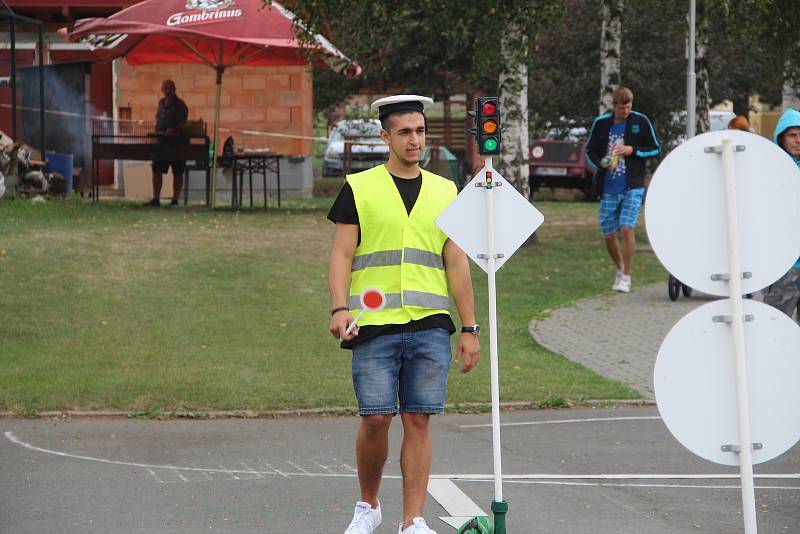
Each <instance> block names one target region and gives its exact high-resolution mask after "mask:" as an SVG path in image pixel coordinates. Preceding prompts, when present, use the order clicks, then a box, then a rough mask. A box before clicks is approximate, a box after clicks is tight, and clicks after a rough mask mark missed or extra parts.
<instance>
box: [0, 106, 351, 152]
mask: <svg viewBox="0 0 800 534" xmlns="http://www.w3.org/2000/svg"><path fill="white" fill-rule="evenodd" d="M0 107H3V108H11V104H0ZM17 109H20V110H23V111H39V108H31V107H27V106H17ZM44 112H45V113H49V114H51V115H60V116H64V117H76V118H89V119H94V120H103V121H110V122H117V123H126V124H144V123H146V122H148V121H144V120H130V119H112V118H111V117H108V116H106V115H85V114H83V113H71V112H69V111H56V110H53V109H46V110H44ZM219 131H220V132H227V133H235V134H241V135H247V136H265V137H281V138H285V139H301V140H305V141H319V142H321V143H327V142H328V140H329V139H328V138H327V137H314V136H309V135H296V134H286V133H278V132H265V131H262V130H237V129H235V128H220V129H219ZM344 142H345V143H350V144H360V143H359V141H344Z"/></svg>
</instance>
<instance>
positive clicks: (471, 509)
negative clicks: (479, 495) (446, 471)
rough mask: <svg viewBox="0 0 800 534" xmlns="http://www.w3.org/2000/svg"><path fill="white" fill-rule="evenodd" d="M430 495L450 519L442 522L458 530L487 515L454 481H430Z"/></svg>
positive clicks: (442, 518)
mask: <svg viewBox="0 0 800 534" xmlns="http://www.w3.org/2000/svg"><path fill="white" fill-rule="evenodd" d="M428 493H429V494H430V496H431V497H433V498H434V499H435V500H436V502H438V503H439V505H440V506H441V507H442V508H444V511H445V512H447V513H448V514H450V517H440V518H439V519H441V520H442V521H444V522H445V523H447V524H448V525H450V526H452V527H453V528H458V527H460V526H461V525H463V524H464V523H465V522H466V521H468V520H469V519H470V518H472V517H475V516H478V515H486V513H485V512H484V511H483V510H481V507H480V506H478V505H477V504H475V503H474V502H473V501H472V499H470V498H469V497H467V494H466V493H464V492H463V491H461V490H460V489H459V488H458V486H456V485H455V484H454V483H453V481H452V480H448V479H442V478H434V479H431V480H428Z"/></svg>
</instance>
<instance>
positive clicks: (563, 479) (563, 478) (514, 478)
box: [4, 432, 800, 489]
mask: <svg viewBox="0 0 800 534" xmlns="http://www.w3.org/2000/svg"><path fill="white" fill-rule="evenodd" d="M4 436H5V437H6V439H8V440H9V441H11V442H12V443H15V444H16V445H19V446H21V447H24V448H26V449H28V450H31V451H36V452H41V453H44V454H52V455H55V456H60V457H62V458H72V459H76V460H86V461H90V462H99V463H104V464H111V465H120V466H125V467H140V468H142V469H145V470H153V469H164V470H166V471H168V472H172V473H174V474H175V475H176V476H177V477H179V478H182V479H183V480H188V479H186V477H185V476H183V475H182V474H181V472H196V473H202V474H203V475H204V476H205V477H206V478H210V474H211V473H224V474H227V475H229V476H230V475H232V474H234V473H235V474H245V475H251V476H252V475H253V474H254V473H258V474H261V475H275V474H278V475H279V476H282V477H284V478H291V477H315V478H354V477H356V476H357V474H356V473H355V472H353V473H309V472H306V473H300V472H297V473H286V472H283V471H280V470H278V469H276V468H274V467H272V466H271V465H269V464H265V465H266V466H268V467H269V470H267V471H254V470H252V469H225V468H223V469H209V468H205V467H204V468H200V467H179V466H175V465H157V464H144V463H137V462H123V461H119V460H109V459H106V458H96V457H93V456H83V455H79V454H71V453H68V452H62V451H55V450H52V449H45V448H43V447H37V446H35V445H31V444H30V443H26V442H24V441H22V440H20V439H19V438H17V437H16V436H15V435H14V433H13V432H5V433H4ZM151 474H153V476H155V474H154V473H151ZM383 478H385V479H389V480H392V479H394V480H400V479H402V477H401V476H400V475H384V476H383ZM430 478H431V480H464V481H472V482H490V481H493V480H494V476H493V475H491V474H476V473H472V474H468V473H467V474H457V473H454V474H442V475H431V477H430ZM755 478H758V479H764V480H800V473H788V474H778V473H771V474H769V473H768V474H756V475H755ZM738 479H739V474H738V473H729V474H719V473H718V474H714V473H707V474H702V473H692V474H689V473H685V474H655V473H653V474H637V473H628V474H620V473H601V474H576V475H564V474H547V473H539V474H536V473H534V474H515V475H503V480H505V481H508V482H515V483H520V484H522V483H528V484H571V485H585V486H597V485H598V484H597V483H592V482H578V481H583V480H586V481H589V480H594V481H604V480H738ZM567 481H573V482H567ZM603 485H604V486H606V485H608V484H603ZM649 487H667V488H670V487H680V486H677V485H671V484H662V485H652V486H649ZM697 487H700V486H697ZM708 487H709V488H711V489H714V488H724V489H727V487H723V486H708ZM764 489H790V488H789V487H786V488H784V487H774V486H773V487H770V486H765V487H764ZM791 489H797V488H794V487H791Z"/></svg>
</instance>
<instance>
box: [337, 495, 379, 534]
mask: <svg viewBox="0 0 800 534" xmlns="http://www.w3.org/2000/svg"><path fill="white" fill-rule="evenodd" d="M380 524H381V503H378V507H377V508H373V507H372V505H370V504H369V503H367V502H361V501H359V502H357V503H356V509H355V512H353V520H352V521H350V526H349V527H347V530H345V531H344V534H372V533H373V532H374V531H375V529H376V528H378V525H380Z"/></svg>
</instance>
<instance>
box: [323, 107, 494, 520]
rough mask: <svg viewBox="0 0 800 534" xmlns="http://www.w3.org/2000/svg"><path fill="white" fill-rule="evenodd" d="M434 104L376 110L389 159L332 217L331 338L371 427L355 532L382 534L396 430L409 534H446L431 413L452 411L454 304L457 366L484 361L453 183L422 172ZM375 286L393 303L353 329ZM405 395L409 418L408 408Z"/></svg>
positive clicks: (354, 180) (364, 427) (355, 178)
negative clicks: (439, 523) (433, 512)
mask: <svg viewBox="0 0 800 534" xmlns="http://www.w3.org/2000/svg"><path fill="white" fill-rule="evenodd" d="M432 103H433V101H432V100H431V99H430V98H427V97H420V96H413V95H396V96H391V97H385V98H382V99H379V100H377V101H375V102H374V103H373V104H372V110H373V111H374V110H375V109H376V108H377V109H378V111H379V115H380V121H381V126H382V129H381V132H380V135H381V138H382V139H383V141H384V142H385V143H386V144H387V145H388V146H389V159H388V161H387V162H386V163H385V164H383V165H379V166H378V167H374V168H372V169H370V170H366V171H363V172H359V173H357V174H352V175H349V176H348V177H347V181H346V182H345V184H344V185H343V186H342V189H341V190H340V192H339V195H338V197H337V198H336V200H335V202H334V204H333V206H332V207H331V209H330V212H329V214H328V219H330V220H331V221H332V222H334V223H336V232H335V237H334V243H333V250H332V253H331V261H330V271H329V277H328V284H329V289H330V293H331V307H332V309H331V321H330V325H329V329H330V332H331V334H332V335H333V336H334V337H335V338H337V339H340V340H341V346H342V348H347V349H352V352H353V354H352V378H353V386H354V390H355V394H356V398H357V400H358V407H359V415H360V416H361V422H360V428H359V430H358V434H357V436H356V459H357V465H358V480H359V485H360V489H361V498H360V500H359V501H358V502H357V503H356V506H355V513H354V514H353V519H352V521H351V523H350V525H349V526H348V527H347V529H346V530H345V533H346V534H372V533H373V532H374V531H375V529H376V528H377V527H378V525H379V524H380V523H381V508H380V504H379V502H378V490H379V487H380V482H381V476H382V472H383V467H384V464H385V462H386V458H387V455H388V448H389V441H388V437H389V425H390V424H391V422H392V418H393V416H394V415H396V414H397V413H398V412H399V413H400V419H401V422H402V425H403V443H402V448H401V451H400V467H401V470H402V473H403V520H402V521H401V522H400V527H399V531H400V532H401V534H435V533H434V531H433V530H431V529H430V528H429V527H428V526H427V525H426V523H425V520H424V519H423V518H422V515H423V509H424V504H425V496H426V492H427V485H428V476H429V473H430V466H431V456H432V448H431V436H430V415H431V414H436V413H441V412H442V411H444V400H445V390H446V388H447V377H448V369H449V367H450V364H451V357H452V355H451V350H450V335H452V334H453V333H454V332H455V326H454V324H453V320H452V319H451V317H450V313H449V311H448V310H449V308H450V299H449V295H448V286H449V291H450V294H452V297H453V299H454V301H455V304H456V308H457V310H458V315H459V318H460V320H461V324H462V325H463V326H462V328H461V336H460V337H459V339H458V344H457V349H456V356H455V362H456V363H459V362H462V365H461V371H462V372H465V373H466V372H469V371H470V370H471V369H473V368H474V366H475V365H476V364H477V363H478V360H479V359H480V345H479V343H478V338H477V336H478V335H479V334H480V327H479V326H478V325H477V324H476V321H475V310H474V302H473V292H472V279H471V277H470V271H469V262H468V260H467V257H466V255H465V254H464V252H463V251H462V250H461V249H460V248H459V247H458V246H457V245H456V244H455V243H453V242H452V241H450V240H449V239H448V238H447V236H446V235H445V234H444V233H443V232H442V231H441V230H440V229H439V228H438V227H437V226H436V224H435V222H434V221H435V219H436V218H437V217H438V216H439V214H440V213H441V212H442V211H443V210H444V209H445V208H446V207H447V206H448V205H449V204H450V202H451V201H452V200H453V199H454V198H455V196H456V188H455V185H453V183H452V182H451V181H449V180H447V179H445V178H442V177H441V176H437V175H435V174H433V173H430V172H428V171H426V170H424V169H421V168H420V167H419V163H420V158H421V157H422V151H423V149H424V148H425V132H426V121H425V116H424V109H425V107H427V106H429V105H430V104H432ZM369 288H377V289H380V290H382V291H383V292H384V293H385V295H386V305H385V307H384V308H383V309H382V310H380V311H373V312H371V311H368V312H366V313H365V314H364V315H363V317H362V318H361V319H360V320H359V322H358V327H356V328H354V329H353V331H352V332H351V333H350V334H348V333H347V328H348V327H349V326H350V325H351V323H353V320H354V319H353V317H354V316H355V315H356V314H357V312H358V311H360V310H359V308H360V306H361V303H360V299H359V296H360V295H361V293H362V292H363V291H364V290H366V289H369ZM398 397H399V408H398Z"/></svg>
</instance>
